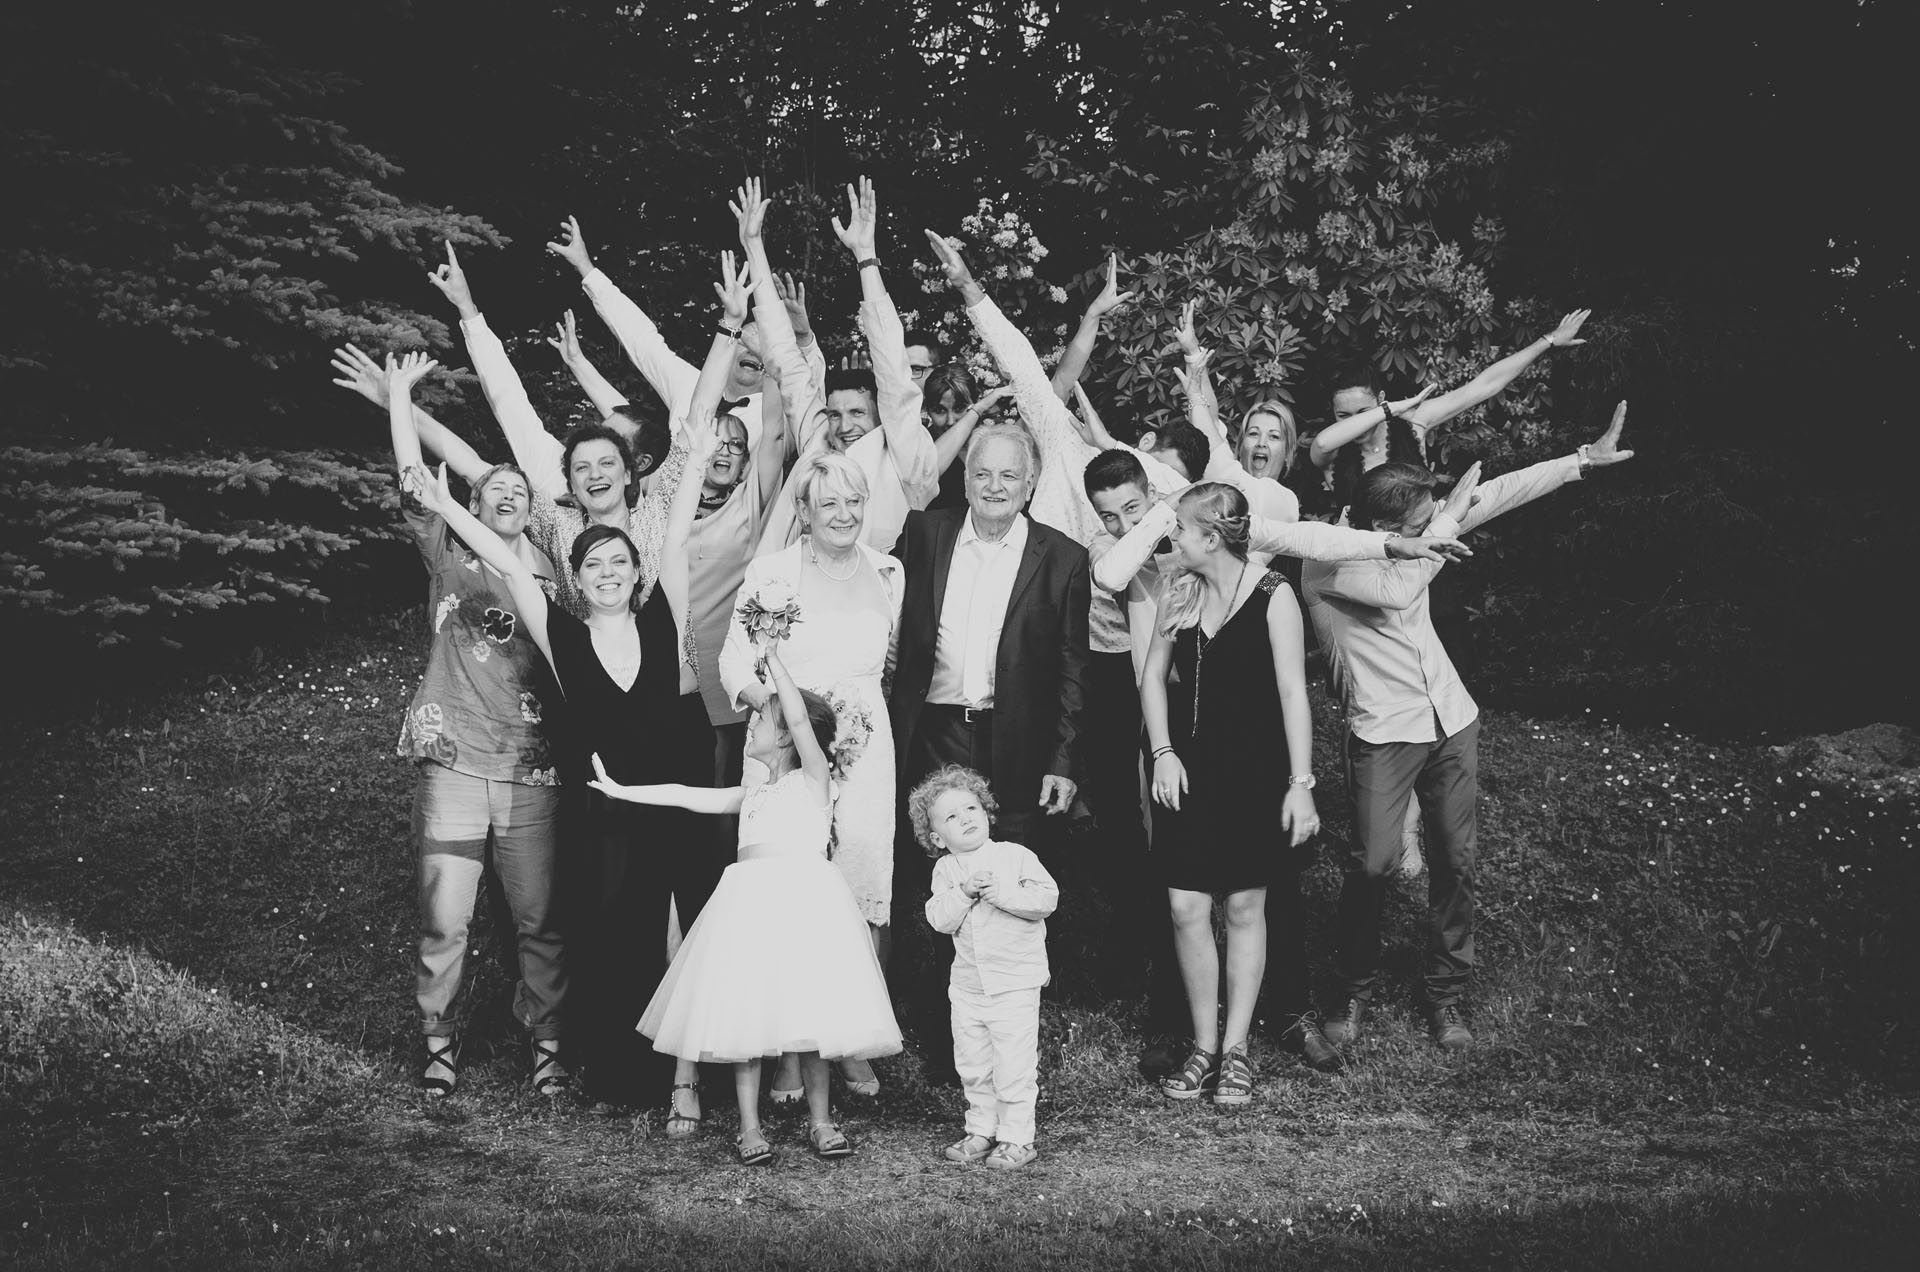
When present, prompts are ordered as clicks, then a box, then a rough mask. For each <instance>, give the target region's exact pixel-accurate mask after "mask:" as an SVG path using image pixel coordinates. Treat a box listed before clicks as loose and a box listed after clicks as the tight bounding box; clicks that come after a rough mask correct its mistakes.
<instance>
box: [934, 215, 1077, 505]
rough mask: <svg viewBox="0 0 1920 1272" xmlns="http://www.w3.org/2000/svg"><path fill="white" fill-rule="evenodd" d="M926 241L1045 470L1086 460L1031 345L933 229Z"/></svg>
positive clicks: (1072, 424) (1075, 432)
mask: <svg viewBox="0 0 1920 1272" xmlns="http://www.w3.org/2000/svg"><path fill="white" fill-rule="evenodd" d="M927 242H928V243H929V244H931V245H932V247H933V252H934V255H935V256H936V257H938V258H939V260H940V267H941V269H943V270H944V271H945V272H946V275H947V281H948V283H950V284H951V285H952V286H953V288H954V290H955V291H958V292H959V293H960V298H961V300H962V302H964V303H965V305H966V307H967V317H968V318H969V319H971V320H972V321H973V325H974V329H975V330H977V331H978V332H979V333H980V339H981V340H982V341H983V342H984V343H985V344H986V346H987V349H988V351H989V352H990V353H992V354H993V359H994V361H995V362H997V363H999V364H1000V369H1001V370H1002V371H1003V372H1005V373H1006V376H1007V379H1008V381H1009V382H1010V383H1011V384H1012V385H1013V397H1014V401H1015V402H1017V403H1018V404H1019V406H1020V418H1021V419H1023V420H1024V421H1026V424H1027V427H1028V428H1030V429H1031V430H1033V436H1034V439H1035V440H1036V441H1038V442H1039V443H1040V454H1041V456H1042V458H1041V471H1042V472H1045V471H1047V470H1048V469H1050V468H1051V469H1054V470H1055V471H1059V469H1058V467H1056V466H1059V465H1071V464H1073V463H1075V462H1076V461H1084V460H1085V459H1086V458H1087V457H1088V455H1089V454H1091V453H1092V451H1093V449H1094V448H1093V447H1092V446H1090V445H1088V444H1087V443H1086V442H1083V441H1081V440H1080V434H1079V430H1078V429H1077V428H1076V427H1075V426H1074V420H1073V416H1072V414H1071V413H1070V412H1069V411H1068V410H1067V405H1066V403H1064V402H1062V401H1061V400H1060V399H1059V397H1057V396H1056V395H1055V394H1054V391H1053V382H1052V380H1050V379H1049V378H1048V376H1047V372H1046V368H1045V367H1043V366H1041V365H1040V355H1039V354H1037V353H1035V352H1034V351H1033V345H1032V344H1031V343H1030V342H1029V341H1028V340H1027V338H1026V337H1025V336H1023V335H1021V334H1020V331H1019V329H1018V328H1016V327H1015V326H1014V325H1013V324H1012V323H1011V322H1008V321H1007V317H1006V315H1005V314H1002V313H1001V312H1000V309H999V307H998V306H996V305H995V304H994V303H993V301H991V300H990V299H988V298H987V293H986V292H985V291H983V290H982V289H981V287H980V284H979V283H977V282H975V281H974V277H973V272H972V271H971V270H969V269H968V268H967V262H966V260H965V259H964V258H962V257H961V255H960V253H959V251H958V250H956V249H955V248H954V247H953V246H952V245H950V244H949V243H948V242H947V241H946V240H945V239H943V238H941V237H940V236H939V235H938V234H935V233H934V232H933V231H932V230H928V231H927Z"/></svg>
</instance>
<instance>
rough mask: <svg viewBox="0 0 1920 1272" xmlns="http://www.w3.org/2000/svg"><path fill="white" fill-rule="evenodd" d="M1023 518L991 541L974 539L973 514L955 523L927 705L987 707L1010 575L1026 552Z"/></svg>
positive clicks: (1009, 593) (976, 535) (1010, 592)
mask: <svg viewBox="0 0 1920 1272" xmlns="http://www.w3.org/2000/svg"><path fill="white" fill-rule="evenodd" d="M1027 529H1028V527H1027V519H1026V517H1025V516H1015V517H1014V519H1013V525H1012V527H1011V528H1009V529H1008V531H1007V532H1006V533H1005V534H1004V535H1001V536H1000V540H999V542H997V543H989V542H987V541H986V540H985V539H982V538H981V537H980V534H979V532H978V531H977V530H975V529H974V526H973V510H972V509H971V508H969V509H968V510H967V515H966V518H965V519H964V520H963V521H961V523H960V537H959V538H958V539H957V540H955V541H954V545H953V564H952V566H951V567H950V568H949V569H948V571H947V592H946V596H945V598H944V599H943V600H942V601H941V603H940V634H939V637H938V639H937V641H936V642H935V644H934V647H933V683H932V684H931V685H929V686H928V688H927V701H928V702H936V703H944V704H946V705H949V706H961V707H991V706H992V705H993V675H994V662H995V660H996V659H997V658H998V657H999V654H1000V631H1001V629H1002V628H1003V627H1005V626H1006V624H1007V602H1008V601H1009V600H1010V599H1011V598H1012V596H1013V580H1014V576H1015V575H1017V574H1018V573H1019V572H1020V558H1021V557H1022V556H1024V555H1025V554H1026V551H1027Z"/></svg>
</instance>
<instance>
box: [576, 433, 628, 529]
mask: <svg viewBox="0 0 1920 1272" xmlns="http://www.w3.org/2000/svg"><path fill="white" fill-rule="evenodd" d="M628 476H629V474H628V472H627V464H626V461H625V460H623V459H621V458H620V448H619V447H618V446H615V445H614V444H613V443H612V442H609V441H605V440H604V439H601V438H598V437H596V438H591V439H589V440H587V441H584V442H581V443H580V444H579V445H578V446H576V447H574V448H573V454H572V456H571V457H569V459H568V460H567V484H568V485H569V486H570V487H572V489H573V497H574V499H575V500H576V501H578V502H579V504H580V506H581V508H583V509H584V510H585V511H586V513H587V515H588V516H590V517H592V518H594V519H596V520H598V519H600V518H602V517H605V516H610V515H612V514H614V513H617V512H619V511H620V510H622V509H624V508H625V507H626V503H627V480H628Z"/></svg>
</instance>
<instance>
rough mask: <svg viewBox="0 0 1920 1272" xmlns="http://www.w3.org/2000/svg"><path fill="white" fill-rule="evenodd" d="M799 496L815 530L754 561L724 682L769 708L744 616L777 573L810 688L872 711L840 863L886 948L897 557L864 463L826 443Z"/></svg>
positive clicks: (793, 664) (785, 645) (851, 1085)
mask: <svg viewBox="0 0 1920 1272" xmlns="http://www.w3.org/2000/svg"><path fill="white" fill-rule="evenodd" d="M793 500H794V505H795V507H796V509H797V511H798V515H799V517H800V520H801V522H802V523H803V525H804V527H805V529H806V533H805V534H804V535H803V536H802V537H801V538H800V539H799V541H798V542H796V543H794V544H792V545H791V546H789V547H786V548H783V549H782V550H780V551H778V552H774V553H769V554H768V555H766V556H762V557H758V558H756V559H755V560H754V561H753V563H752V564H750V565H749V566H748V567H747V574H746V581H745V582H744V583H743V584H741V587H740V596H739V601H738V602H736V604H735V607H734V608H735V613H734V616H733V619H732V621H731V622H730V623H729V625H728V627H727V642H726V646H725V648H723V649H722V650H721V653H720V683H721V686H722V687H723V689H724V690H725V692H726V694H727V696H728V697H729V698H730V699H731V700H732V703H733V705H734V706H735V708H736V709H737V708H750V709H752V710H754V711H763V710H766V709H767V707H768V704H769V702H771V701H772V700H773V686H772V685H771V684H769V683H767V682H766V681H765V680H763V679H762V678H761V677H760V675H759V673H758V668H757V664H758V661H759V651H758V649H757V648H756V647H755V645H754V643H753V641H752V639H751V638H750V637H749V636H748V634H747V630H746V627H745V626H744V625H743V624H742V622H741V619H740V616H739V612H738V611H739V603H740V602H744V601H746V600H747V598H749V597H752V596H756V595H759V594H760V592H761V589H762V588H764V587H767V586H768V585H772V586H773V588H774V590H776V591H778V590H779V589H780V587H781V586H782V585H784V587H785V588H786V589H787V594H788V595H791V596H793V597H794V598H795V599H797V601H798V602H799V607H800V609H799V613H800V617H799V618H798V620H797V621H795V623H794V624H793V628H792V631H791V632H790V633H789V634H788V636H787V637H786V639H785V640H783V641H782V642H781V658H782V660H783V661H784V662H785V664H786V666H787V669H788V670H789V671H790V672H792V674H793V678H794V681H795V683H797V684H798V685H800V687H801V688H803V689H811V690H813V691H814V692H816V693H820V694H824V695H827V696H828V697H829V698H832V699H837V700H838V701H837V702H836V706H837V707H838V709H839V710H841V711H842V712H843V713H845V712H847V711H849V710H853V711H864V712H865V714H866V717H867V723H868V724H869V725H870V726H871V727H872V731H873V732H872V736H871V738H870V739H869V740H868V742H867V746H866V749H865V751H863V752H862V753H861V755H860V757H859V758H858V759H857V760H855V761H854V762H853V764H852V766H851V767H850V768H849V769H848V771H847V773H846V774H845V776H844V778H843V779H842V781H841V783H840V789H839V798H838V800H837V801H836V803H835V805H834V810H833V847H832V855H833V861H834V864H835V865H837V866H838V867H839V868H840V873H841V875H842V876H843V877H844V878H845V879H846V881H847V886H848V888H849V889H851V890H852V892H853V899H854V901H855V903H856V904H857V905H858V906H859V907H860V913H861V915H862V916H863V917H864V918H865V919H866V921H867V924H868V926H869V928H870V929H871V931H872V933H873V938H874V945H875V947H876V950H878V951H879V952H881V953H884V950H885V934H886V929H887V925H888V922H889V919H890V917H891V916H890V915H889V913H888V909H889V905H890V902H891V900H892V896H893V833H894V807H893V801H894V764H893V733H892V730H891V728H890V726H889V725H888V723H887V700H886V691H885V688H884V685H883V681H884V680H885V678H886V677H887V676H888V675H889V674H890V673H891V671H892V670H893V655H894V644H895V640H896V637H897V633H898V629H899V624H900V595H901V581H902V575H901V566H900V562H898V561H896V560H895V559H894V558H892V557H890V556H887V555H885V554H884V553H881V552H876V551H874V550H873V549H872V548H869V547H867V546H866V545H865V544H863V543H862V542H860V532H861V530H862V528H863V527H864V525H865V522H866V509H867V501H868V487H867V478H866V474H865V473H864V472H862V471H861V469H860V466H859V464H857V463H855V462H854V461H853V460H851V459H849V458H848V457H847V456H845V455H843V454H839V453H836V452H830V451H829V452H818V453H816V454H814V455H812V456H810V457H809V458H807V459H806V460H803V461H802V462H801V464H800V465H799V466H798V467H797V468H796V469H795V470H794V482H793ZM841 1077H842V1078H843V1079H845V1081H846V1083H847V1089H848V1090H849V1091H851V1092H852V1093H854V1094H856V1095H866V1096H872V1095H878V1094H879V1092H880V1082H879V1079H877V1078H876V1077H874V1076H873V1069H872V1066H870V1065H868V1064H867V1062H866V1061H864V1060H855V1061H847V1062H843V1063H842V1065H841ZM770 1094H771V1096H772V1098H773V1100H774V1102H775V1103H784V1102H788V1101H795V1100H798V1099H799V1098H800V1073H799V1065H798V1061H797V1059H796V1057H794V1056H783V1057H781V1062H780V1073H779V1074H778V1076H776V1078H775V1079H774V1081H773V1083H772V1090H771V1091H770Z"/></svg>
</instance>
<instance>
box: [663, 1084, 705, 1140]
mask: <svg viewBox="0 0 1920 1272" xmlns="http://www.w3.org/2000/svg"><path fill="white" fill-rule="evenodd" d="M682 1091H691V1092H693V1100H694V1106H695V1107H696V1108H697V1107H699V1103H700V1084H699V1083H698V1082H676V1083H674V1084H673V1094H672V1095H670V1096H668V1097H667V1138H668V1139H670V1140H683V1139H692V1138H693V1137H694V1136H696V1135H698V1134H699V1133H700V1120H701V1119H700V1114H698V1113H682V1112H681V1111H680V1103H679V1100H680V1092H682Z"/></svg>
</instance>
